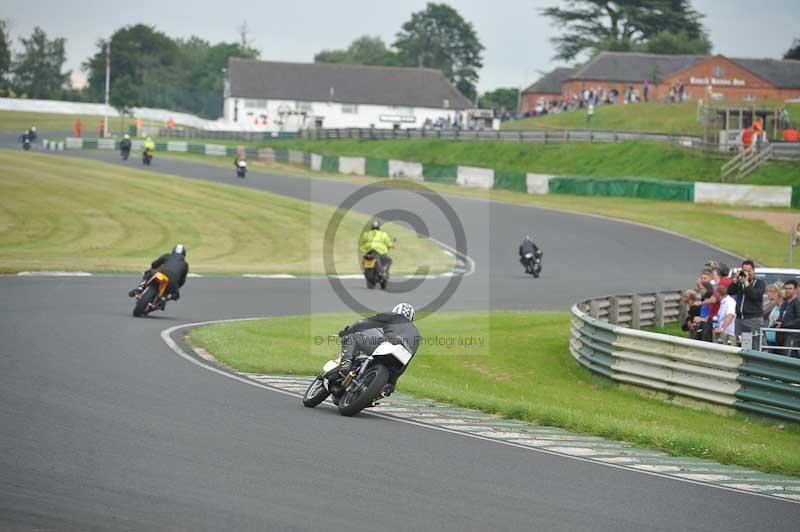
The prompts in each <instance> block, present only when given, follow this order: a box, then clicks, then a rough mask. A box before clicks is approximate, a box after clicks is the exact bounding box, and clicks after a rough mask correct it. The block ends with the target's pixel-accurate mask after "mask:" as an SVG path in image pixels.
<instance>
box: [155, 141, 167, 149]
mask: <svg viewBox="0 0 800 532" xmlns="http://www.w3.org/2000/svg"><path fill="white" fill-rule="evenodd" d="M156 151H167V143H166V142H156Z"/></svg>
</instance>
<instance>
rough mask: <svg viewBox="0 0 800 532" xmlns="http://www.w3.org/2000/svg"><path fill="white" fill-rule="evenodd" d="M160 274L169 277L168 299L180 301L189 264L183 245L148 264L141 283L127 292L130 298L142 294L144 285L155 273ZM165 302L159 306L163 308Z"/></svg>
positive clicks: (176, 246) (178, 245)
mask: <svg viewBox="0 0 800 532" xmlns="http://www.w3.org/2000/svg"><path fill="white" fill-rule="evenodd" d="M158 271H160V272H162V273H164V274H166V276H167V277H169V286H168V287H167V296H168V297H169V298H170V299H174V300H175V301H177V300H178V299H180V297H181V294H180V288H181V287H182V286H183V285H184V283H186V276H187V275H188V273H189V263H188V262H186V248H185V247H184V246H183V244H176V245H175V247H174V248H172V252H171V253H164V254H163V255H161V256H160V257H158V258H157V259H156V260H154V261H153V262H152V264H150V269H149V270H147V271H146V272H144V275H143V276H142V282H141V284H139V286H137V287H136V288H135V289H134V290H131V291H130V292H128V295H129V296H130V297H134V296H136V295H138V294H140V293H141V292H142V290H144V287H145V283H146V282H147V280H148V279H150V278H151V277H152V276H153V275H155V274H156V272H158ZM165 303H166V301H165V300H162V302H161V306H162V308H163V306H164V304H165Z"/></svg>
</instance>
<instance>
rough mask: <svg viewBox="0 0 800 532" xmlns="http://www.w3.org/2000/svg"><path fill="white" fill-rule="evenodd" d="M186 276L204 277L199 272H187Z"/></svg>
mask: <svg viewBox="0 0 800 532" xmlns="http://www.w3.org/2000/svg"><path fill="white" fill-rule="evenodd" d="M186 277H192V278H194V279H197V278H200V277H202V275H200V274H199V273H187V274H186Z"/></svg>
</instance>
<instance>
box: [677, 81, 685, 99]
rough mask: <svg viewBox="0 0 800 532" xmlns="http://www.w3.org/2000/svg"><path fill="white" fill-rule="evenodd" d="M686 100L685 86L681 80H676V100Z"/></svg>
mask: <svg viewBox="0 0 800 532" xmlns="http://www.w3.org/2000/svg"><path fill="white" fill-rule="evenodd" d="M685 100H686V87H685V86H684V85H683V82H682V81H679V82H678V101H679V102H684V101H685Z"/></svg>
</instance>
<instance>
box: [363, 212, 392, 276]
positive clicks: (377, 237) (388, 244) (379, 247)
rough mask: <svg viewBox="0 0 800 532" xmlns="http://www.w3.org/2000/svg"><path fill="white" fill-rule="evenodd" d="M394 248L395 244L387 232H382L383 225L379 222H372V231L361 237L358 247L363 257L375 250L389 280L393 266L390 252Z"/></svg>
mask: <svg viewBox="0 0 800 532" xmlns="http://www.w3.org/2000/svg"><path fill="white" fill-rule="evenodd" d="M392 248H394V243H393V242H392V239H391V237H390V236H389V235H388V234H387V233H386V232H384V231H381V223H380V222H379V221H378V220H374V221H373V222H372V229H370V230H369V231H365V232H364V233H363V234H362V235H361V240H360V242H359V245H358V250H359V251H360V252H361V255H366V254H367V253H368V252H369V250H371V249H372V250H375V253H377V254H378V261H379V263H380V265H381V268H382V269H383V272H384V276H385V277H386V278H387V279H388V277H389V268H391V266H392V259H391V257H389V250H390V249H392Z"/></svg>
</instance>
